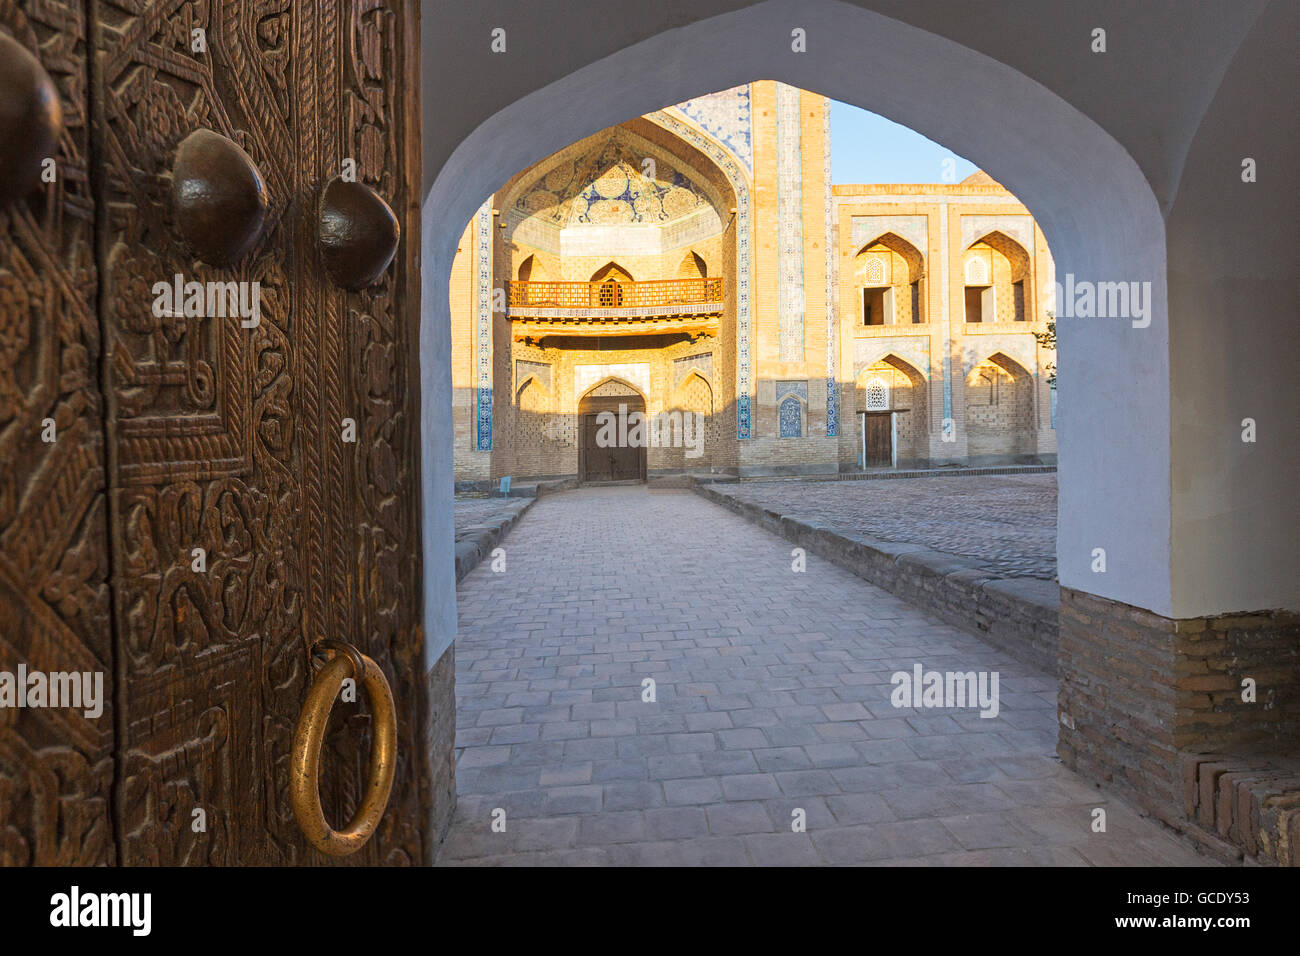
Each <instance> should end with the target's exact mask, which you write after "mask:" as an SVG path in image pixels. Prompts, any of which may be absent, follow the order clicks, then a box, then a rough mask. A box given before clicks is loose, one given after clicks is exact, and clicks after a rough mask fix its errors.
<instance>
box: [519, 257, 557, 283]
mask: <svg viewBox="0 0 1300 956" xmlns="http://www.w3.org/2000/svg"><path fill="white" fill-rule="evenodd" d="M518 276H519V281H520V282H549V281H550V278H551V276H550V273H549V272H548V271H547V269H546V264H545V263H544V262H542V260H541V259H539V258H537V253H535V252H534V253H532V254H531V255H529V256H528V258H527V259H525V260H524V261H523V262H521V263H519V270H518Z"/></svg>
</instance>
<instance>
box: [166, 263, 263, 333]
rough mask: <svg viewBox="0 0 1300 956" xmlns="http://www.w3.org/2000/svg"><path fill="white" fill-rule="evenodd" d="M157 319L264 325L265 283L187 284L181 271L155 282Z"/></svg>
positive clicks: (254, 281) (247, 325) (192, 282)
mask: <svg viewBox="0 0 1300 956" xmlns="http://www.w3.org/2000/svg"><path fill="white" fill-rule="evenodd" d="M152 292H153V294H154V300H153V314H154V318H157V319H162V318H187V319H224V318H232V319H233V318H238V319H239V320H240V322H239V324H240V325H241V326H243V327H244V328H246V329H255V328H257V327H258V326H259V325H261V324H262V283H261V282H258V281H257V280H256V279H255V280H253V281H252V282H207V283H204V282H197V281H190V282H186V281H185V277H184V276H183V275H181V274H180V273H179V272H178V273H177V274H176V277H175V278H174V279H173V280H172V281H171V282H155V283H154V285H153V289H152Z"/></svg>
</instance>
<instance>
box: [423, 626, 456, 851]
mask: <svg viewBox="0 0 1300 956" xmlns="http://www.w3.org/2000/svg"><path fill="white" fill-rule="evenodd" d="M427 680H428V688H429V693H428V701H429V714H428V721H427V723H426V727H427V736H426V738H425V739H426V741H427V747H426V753H427V755H428V770H429V794H430V800H431V808H430V814H431V816H430V821H429V823H430V826H429V830H428V833H429V840H430V844H431V845H430V847H429V850H428V853H427V858H428V859H429V860H436V859H437V856H438V851H439V848H440V846H441V844H442V841H443V838H445V837H446V836H447V831H448V830H449V829H450V827H451V820H452V815H453V814H454V813H455V811H456V708H455V700H456V687H455V681H456V646H455V645H454V644H453V645H452V646H451V647H449V648H447V650H446V651H445V652H444V653H443V655H442V657H440V658H438V663H436V664H434V665H433V668H432V669H431V670H430V671H429V674H428V678H427Z"/></svg>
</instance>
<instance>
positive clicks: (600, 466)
mask: <svg viewBox="0 0 1300 956" xmlns="http://www.w3.org/2000/svg"><path fill="white" fill-rule="evenodd" d="M634 412H635V413H640V414H642V415H644V414H645V399H643V398H642V397H641V395H640V393H639V392H637V391H636V390H635V389H633V388H631V387H629V386H626V385H624V384H623V383H621V382H617V381H609V382H606V383H604V384H603V385H600V386H598V387H597V388H595V389H592V391H591V392H589V393H588V394H587V395H586V396H584V397H583V399H582V401H581V402H579V404H578V418H579V421H580V423H581V442H580V444H579V452H578V454H579V461H578V474H579V476H580V478H581V480H582V481H639V480H643V479H644V478H645V476H646V446H645V444H644V443H640V444H633V443H630V442H626V441H622V439H621V437H620V436H626V435H628V433H629V432H630V431H631V430H632V428H633V424H634V423H633V422H632V421H630V420H629V419H630V417H631V416H632V414H633V413H634ZM604 413H608V414H609V415H611V416H613V421H614V428H613V429H612V430H609V429H605V430H602V427H601V426H602V422H604V421H607V420H608V419H604V418H602V414H604ZM620 416H622V423H620V421H619V419H620ZM643 433H644V429H643ZM610 437H612V438H613V439H614V440H613V441H612V442H610V441H607V440H606V439H607V438H610Z"/></svg>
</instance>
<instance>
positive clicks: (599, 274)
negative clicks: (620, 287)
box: [588, 259, 635, 282]
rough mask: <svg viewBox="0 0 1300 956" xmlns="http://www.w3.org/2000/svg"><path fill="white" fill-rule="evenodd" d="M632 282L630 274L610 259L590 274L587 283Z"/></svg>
mask: <svg viewBox="0 0 1300 956" xmlns="http://www.w3.org/2000/svg"><path fill="white" fill-rule="evenodd" d="M607 280H608V281H612V282H633V281H635V280H634V279H633V278H632V273H630V272H628V271H627V270H626V269H624V268H623V267H622V266H621V265H619V264H618V263H617V262H615V261H614V260H613V259H611V260H610V261H609V262H607V263H605V264H604V265H603V266H601V267H600V268H599V269H597V270H596V271H595V272H593V273H592V274H591V278H590V279H589V280H588V281H589V282H605V281H607Z"/></svg>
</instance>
